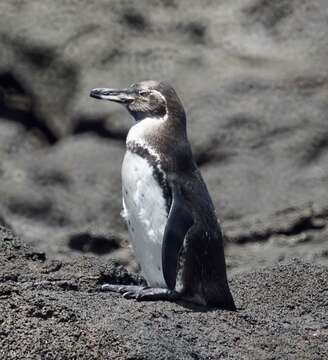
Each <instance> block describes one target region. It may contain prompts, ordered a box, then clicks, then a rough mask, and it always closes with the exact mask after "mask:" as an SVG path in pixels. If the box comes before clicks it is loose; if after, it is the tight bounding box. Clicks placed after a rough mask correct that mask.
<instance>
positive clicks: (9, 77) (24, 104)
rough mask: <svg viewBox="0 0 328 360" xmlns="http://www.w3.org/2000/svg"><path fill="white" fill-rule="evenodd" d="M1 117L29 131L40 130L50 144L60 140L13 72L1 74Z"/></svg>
mask: <svg viewBox="0 0 328 360" xmlns="http://www.w3.org/2000/svg"><path fill="white" fill-rule="evenodd" d="M0 116H1V117H3V118H6V119H8V120H11V121H14V122H17V123H19V124H22V125H23V126H24V127H25V128H26V129H27V130H31V129H35V130H38V131H39V132H40V133H41V134H42V135H43V136H44V138H45V139H46V140H47V142H48V143H49V144H54V143H55V142H57V140H58V138H57V136H56V135H55V134H54V133H53V131H52V130H51V129H49V128H48V127H47V125H46V121H45V119H42V118H41V117H40V115H38V114H37V113H36V111H35V100H34V97H33V95H32V94H31V92H29V91H28V90H27V89H26V87H25V86H24V85H23V84H22V83H21V82H20V81H19V80H18V78H17V77H16V76H15V75H14V74H13V73H11V72H3V73H0Z"/></svg>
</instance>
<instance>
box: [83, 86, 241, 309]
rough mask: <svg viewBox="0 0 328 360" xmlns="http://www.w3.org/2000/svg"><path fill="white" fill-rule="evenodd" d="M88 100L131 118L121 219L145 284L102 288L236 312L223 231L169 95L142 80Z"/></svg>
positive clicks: (169, 91)
mask: <svg viewBox="0 0 328 360" xmlns="http://www.w3.org/2000/svg"><path fill="white" fill-rule="evenodd" d="M90 96H91V97H94V98H96V99H103V100H109V101H114V102H117V103H120V104H123V105H124V106H125V107H126V108H127V110H128V111H129V112H130V114H131V115H132V116H133V118H134V119H135V121H136V124H135V125H133V126H132V127H131V129H130V131H129V133H128V135H127V139H126V154H125V157H124V160H123V164H122V194H123V214H124V215H123V216H124V217H125V219H126V222H127V224H128V229H129V235H130V240H131V242H132V245H133V249H134V252H135V255H136V258H137V261H138V262H139V264H140V267H141V270H142V274H143V276H144V277H145V279H146V281H147V283H148V286H136V285H114V284H105V285H103V286H102V290H104V291H114V292H119V293H121V294H123V296H124V297H126V298H135V299H137V300H172V301H174V300H182V301H187V302H191V303H196V304H199V305H203V306H207V307H219V308H224V309H228V310H235V309H236V308H235V304H234V300H233V297H232V295H231V292H230V290H229V286H228V282H227V275H226V264H225V257H224V249H223V241H222V233H221V229H220V226H219V224H218V221H217V217H216V213H215V209H214V206H213V203H212V200H211V197H210V195H209V193H208V190H207V187H206V185H205V183H204V180H203V178H202V176H201V174H200V171H199V170H198V168H197V166H196V164H195V161H194V159H193V155H192V151H191V147H190V144H189V141H188V138H187V131H186V115H185V111H184V108H183V106H182V104H181V101H180V100H179V98H178V96H177V94H176V92H175V90H174V89H173V88H172V87H171V86H170V85H169V84H167V83H165V82H157V81H142V82H140V83H137V84H132V85H131V86H129V87H128V88H126V89H122V90H115V89H108V88H96V89H93V90H92V91H91V93H90Z"/></svg>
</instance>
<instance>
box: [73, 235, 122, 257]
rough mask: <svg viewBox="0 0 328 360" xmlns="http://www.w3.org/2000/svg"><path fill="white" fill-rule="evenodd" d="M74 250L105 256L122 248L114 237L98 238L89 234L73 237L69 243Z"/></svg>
mask: <svg viewBox="0 0 328 360" xmlns="http://www.w3.org/2000/svg"><path fill="white" fill-rule="evenodd" d="M68 246H69V247H70V248H71V249H72V250H78V251H81V252H84V253H86V252H92V253H95V254H97V255H103V254H107V253H110V252H112V251H113V250H116V249H118V248H119V247H120V244H119V240H118V239H116V238H114V237H105V236H99V235H98V236H97V235H92V234H89V233H81V234H75V235H72V236H71V237H70V239H69V241H68Z"/></svg>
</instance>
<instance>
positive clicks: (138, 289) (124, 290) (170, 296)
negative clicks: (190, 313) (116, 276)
mask: <svg viewBox="0 0 328 360" xmlns="http://www.w3.org/2000/svg"><path fill="white" fill-rule="evenodd" d="M100 290H101V291H110V292H116V293H119V294H122V296H123V297H124V298H125V299H135V300H137V301H147V300H148V301H149V300H176V299H177V298H178V294H177V293H176V292H175V291H171V290H169V289H165V288H152V287H150V286H138V285H117V284H103V285H102V286H101V287H100Z"/></svg>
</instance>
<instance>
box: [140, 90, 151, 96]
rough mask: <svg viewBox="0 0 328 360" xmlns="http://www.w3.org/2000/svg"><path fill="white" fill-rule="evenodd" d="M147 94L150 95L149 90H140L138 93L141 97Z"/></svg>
mask: <svg viewBox="0 0 328 360" xmlns="http://www.w3.org/2000/svg"><path fill="white" fill-rule="evenodd" d="M149 93H150V91H149V90H140V91H139V95H141V96H146V95H149Z"/></svg>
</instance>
